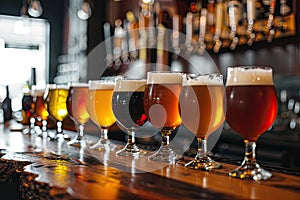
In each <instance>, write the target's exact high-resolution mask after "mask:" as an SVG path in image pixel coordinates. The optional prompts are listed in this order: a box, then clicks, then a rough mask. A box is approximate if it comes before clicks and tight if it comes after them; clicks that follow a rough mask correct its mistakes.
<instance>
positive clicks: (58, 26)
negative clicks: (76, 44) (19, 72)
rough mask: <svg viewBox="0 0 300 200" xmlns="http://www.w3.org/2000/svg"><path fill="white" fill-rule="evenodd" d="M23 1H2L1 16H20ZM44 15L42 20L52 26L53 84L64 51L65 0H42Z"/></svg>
mask: <svg viewBox="0 0 300 200" xmlns="http://www.w3.org/2000/svg"><path fill="white" fill-rule="evenodd" d="M22 2H23V1H22V0H1V1H0V14H4V15H13V16H20V9H21V7H22ZM41 4H42V6H43V9H44V11H43V14H42V15H41V17H40V18H42V19H47V20H48V21H49V24H50V70H49V72H50V74H49V80H50V82H52V80H53V77H54V76H55V74H56V66H57V57H58V56H59V55H61V54H62V53H63V52H62V49H63V27H64V14H65V5H66V4H65V0H42V1H41Z"/></svg>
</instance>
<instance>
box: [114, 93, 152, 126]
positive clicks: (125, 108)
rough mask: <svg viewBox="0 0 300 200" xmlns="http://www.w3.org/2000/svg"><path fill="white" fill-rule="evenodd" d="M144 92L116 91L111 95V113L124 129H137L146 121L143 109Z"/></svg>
mask: <svg viewBox="0 0 300 200" xmlns="http://www.w3.org/2000/svg"><path fill="white" fill-rule="evenodd" d="M143 99H144V91H139V92H126V91H117V92H114V94H113V102H112V103H113V112H114V115H115V117H116V118H117V120H118V121H119V122H120V124H122V125H123V126H124V127H125V128H134V129H136V128H138V127H140V126H143V125H144V124H145V122H146V121H147V117H146V114H145V112H144V107H143Z"/></svg>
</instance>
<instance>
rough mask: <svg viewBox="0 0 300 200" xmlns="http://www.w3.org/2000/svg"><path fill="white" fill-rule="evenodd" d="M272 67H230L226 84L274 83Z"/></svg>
mask: <svg viewBox="0 0 300 200" xmlns="http://www.w3.org/2000/svg"><path fill="white" fill-rule="evenodd" d="M273 84H274V83H273V76H272V69H271V68H266V67H265V68H263V67H251V66H249V67H229V68H228V69H227V81H226V86H234V85H273Z"/></svg>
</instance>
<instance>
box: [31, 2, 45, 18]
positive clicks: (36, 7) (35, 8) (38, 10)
mask: <svg viewBox="0 0 300 200" xmlns="http://www.w3.org/2000/svg"><path fill="white" fill-rule="evenodd" d="M42 13H43V8H42V5H41V2H40V1H39V0H31V2H30V5H29V7H28V14H29V15H30V16H32V17H39V16H41V15H42Z"/></svg>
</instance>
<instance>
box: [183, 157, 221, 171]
mask: <svg viewBox="0 0 300 200" xmlns="http://www.w3.org/2000/svg"><path fill="white" fill-rule="evenodd" d="M184 166H185V167H187V168H190V169H197V170H207V171H209V170H212V169H219V168H221V167H222V165H221V164H220V163H218V162H216V161H214V160H212V159H211V158H210V157H208V156H206V157H203V158H200V157H198V156H196V157H195V158H194V160H192V161H190V162H188V163H186V164H185V165H184Z"/></svg>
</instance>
